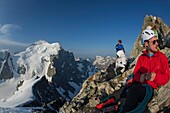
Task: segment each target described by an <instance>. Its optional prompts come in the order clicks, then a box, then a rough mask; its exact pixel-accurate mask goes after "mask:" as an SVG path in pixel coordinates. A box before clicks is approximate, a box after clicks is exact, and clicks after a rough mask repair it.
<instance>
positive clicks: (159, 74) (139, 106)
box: [123, 29, 170, 113]
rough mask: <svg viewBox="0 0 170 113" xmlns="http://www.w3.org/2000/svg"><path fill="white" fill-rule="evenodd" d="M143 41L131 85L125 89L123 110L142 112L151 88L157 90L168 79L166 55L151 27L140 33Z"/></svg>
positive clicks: (132, 112) (150, 95) (134, 112)
mask: <svg viewBox="0 0 170 113" xmlns="http://www.w3.org/2000/svg"><path fill="white" fill-rule="evenodd" d="M141 36H142V40H143V42H144V44H143V46H144V48H145V50H143V51H142V52H143V54H141V55H140V56H139V58H138V61H137V62H136V66H135V69H134V73H133V74H134V75H133V83H132V84H131V85H132V86H131V87H130V88H129V90H128V91H127V95H126V101H125V104H124V106H123V112H125V113H126V112H128V113H142V112H143V111H144V110H145V108H146V106H147V104H148V102H149V101H150V100H151V99H152V97H153V90H154V89H155V90H158V88H159V87H160V86H163V85H165V84H167V83H168V81H169V75H170V71H169V65H168V59H167V57H166V56H165V55H164V54H163V53H162V52H160V51H159V49H158V38H157V37H156V34H155V32H154V31H153V30H151V29H146V30H144V31H143V32H142V34H141Z"/></svg>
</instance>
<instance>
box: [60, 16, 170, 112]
mask: <svg viewBox="0 0 170 113" xmlns="http://www.w3.org/2000/svg"><path fill="white" fill-rule="evenodd" d="M147 26H152V27H154V28H155V29H156V30H157V32H158V36H159V41H160V42H159V43H160V45H159V47H160V50H161V51H162V52H163V53H164V54H165V55H166V56H167V57H168V60H169V64H170V27H169V26H168V25H166V24H165V23H164V22H163V20H162V19H161V18H160V17H155V16H152V15H150V16H148V15H146V17H145V18H144V23H143V26H142V29H141V32H142V31H143V30H144V29H146V28H147ZM141 32H139V34H141ZM141 50H142V46H141V35H139V36H138V37H137V40H136V42H135V43H134V48H133V50H132V52H131V57H133V58H135V60H134V61H133V62H132V63H131V64H130V65H129V67H128V70H126V71H125V72H124V73H123V74H122V75H119V76H115V72H114V71H113V69H112V66H109V67H108V68H107V69H105V70H104V71H102V72H101V71H99V72H97V73H96V74H94V75H93V76H90V77H89V78H88V79H86V80H85V82H84V83H83V85H82V88H81V90H80V92H79V93H78V94H77V95H76V96H75V97H74V98H73V99H72V100H71V101H70V102H66V103H65V104H64V105H63V106H62V107H61V108H60V111H59V112H60V113H95V112H96V109H95V106H96V105H97V104H99V101H98V100H97V98H98V97H99V96H103V97H104V96H107V95H114V96H115V97H116V98H119V97H120V93H121V91H122V87H123V86H124V83H125V80H126V79H127V77H128V76H129V75H130V74H132V73H133V70H134V67H135V63H136V61H137V58H138V56H139V55H140V54H141ZM169 106H170V81H169V82H168V83H167V84H166V85H164V86H162V87H161V88H160V89H159V91H158V92H157V95H156V96H154V97H153V99H152V100H151V101H150V103H149V104H148V110H147V111H145V113H163V112H170V111H169V110H170V108H169Z"/></svg>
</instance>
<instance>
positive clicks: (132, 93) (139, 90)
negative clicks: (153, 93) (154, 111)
mask: <svg viewBox="0 0 170 113" xmlns="http://www.w3.org/2000/svg"><path fill="white" fill-rule="evenodd" d="M145 94H146V88H145V86H141V85H133V86H132V87H131V88H130V89H129V91H128V92H127V99H126V102H125V104H124V107H123V111H124V112H128V111H132V110H133V109H135V108H136V107H137V106H138V104H139V103H140V102H142V100H143V99H144V97H145Z"/></svg>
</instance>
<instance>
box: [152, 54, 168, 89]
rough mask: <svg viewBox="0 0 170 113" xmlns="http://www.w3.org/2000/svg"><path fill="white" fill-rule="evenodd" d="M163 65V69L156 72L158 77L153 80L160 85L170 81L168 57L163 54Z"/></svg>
mask: <svg viewBox="0 0 170 113" xmlns="http://www.w3.org/2000/svg"><path fill="white" fill-rule="evenodd" d="M161 65H162V68H161V71H159V72H157V73H156V77H155V79H154V81H153V82H155V83H156V84H157V85H158V86H162V85H165V84H167V83H168V81H169V76H170V70H169V64H168V59H167V57H166V56H165V55H162V56H161Z"/></svg>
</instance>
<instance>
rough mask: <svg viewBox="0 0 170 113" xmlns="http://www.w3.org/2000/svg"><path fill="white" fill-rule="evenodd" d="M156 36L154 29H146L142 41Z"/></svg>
mask: <svg viewBox="0 0 170 113" xmlns="http://www.w3.org/2000/svg"><path fill="white" fill-rule="evenodd" d="M154 36H156V34H155V32H154V31H153V30H151V29H146V30H144V31H143V32H142V42H143V43H144V41H145V40H149V39H151V38H152V37H154Z"/></svg>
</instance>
